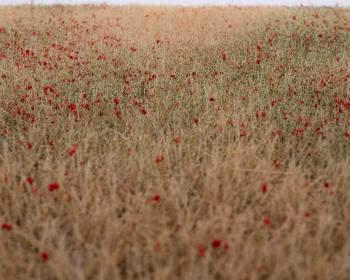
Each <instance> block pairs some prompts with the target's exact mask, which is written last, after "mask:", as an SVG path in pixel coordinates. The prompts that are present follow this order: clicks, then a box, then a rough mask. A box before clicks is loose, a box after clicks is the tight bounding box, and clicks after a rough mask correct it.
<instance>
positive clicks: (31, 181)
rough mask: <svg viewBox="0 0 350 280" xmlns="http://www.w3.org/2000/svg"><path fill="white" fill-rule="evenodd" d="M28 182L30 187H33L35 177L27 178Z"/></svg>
mask: <svg viewBox="0 0 350 280" xmlns="http://www.w3.org/2000/svg"><path fill="white" fill-rule="evenodd" d="M26 182H27V183H28V185H32V184H33V182H34V179H33V177H30V176H29V177H27V179H26Z"/></svg>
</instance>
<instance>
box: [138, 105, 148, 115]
mask: <svg viewBox="0 0 350 280" xmlns="http://www.w3.org/2000/svg"><path fill="white" fill-rule="evenodd" d="M139 112H140V113H141V114H142V115H146V114H147V111H146V109H145V108H143V107H142V108H140V109H139Z"/></svg>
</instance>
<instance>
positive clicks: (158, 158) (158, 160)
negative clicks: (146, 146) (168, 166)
mask: <svg viewBox="0 0 350 280" xmlns="http://www.w3.org/2000/svg"><path fill="white" fill-rule="evenodd" d="M163 159H164V156H163V155H158V156H156V158H155V162H156V163H160V162H161V161H163Z"/></svg>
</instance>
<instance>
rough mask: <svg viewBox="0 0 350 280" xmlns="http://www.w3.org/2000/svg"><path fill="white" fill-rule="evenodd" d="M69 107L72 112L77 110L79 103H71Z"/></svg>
mask: <svg viewBox="0 0 350 280" xmlns="http://www.w3.org/2000/svg"><path fill="white" fill-rule="evenodd" d="M68 109H69V111H71V112H75V111H76V110H77V105H75V104H74V103H71V104H69V105H68Z"/></svg>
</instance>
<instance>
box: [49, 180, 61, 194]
mask: <svg viewBox="0 0 350 280" xmlns="http://www.w3.org/2000/svg"><path fill="white" fill-rule="evenodd" d="M59 187H60V186H59V184H58V183H57V182H54V183H51V184H49V185H48V186H47V188H48V189H49V191H50V192H53V191H57V190H58V189H59Z"/></svg>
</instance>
